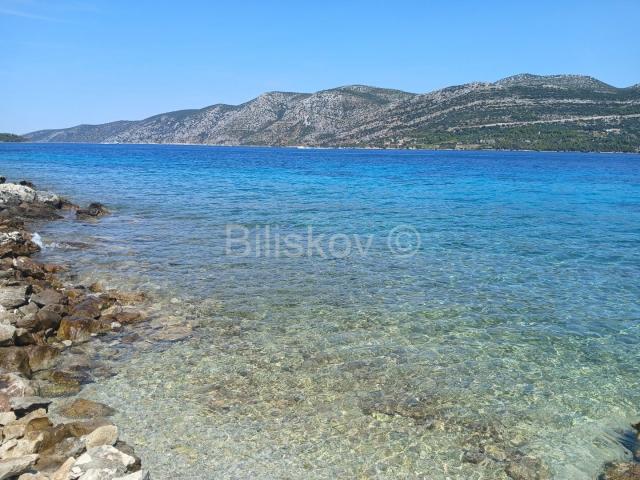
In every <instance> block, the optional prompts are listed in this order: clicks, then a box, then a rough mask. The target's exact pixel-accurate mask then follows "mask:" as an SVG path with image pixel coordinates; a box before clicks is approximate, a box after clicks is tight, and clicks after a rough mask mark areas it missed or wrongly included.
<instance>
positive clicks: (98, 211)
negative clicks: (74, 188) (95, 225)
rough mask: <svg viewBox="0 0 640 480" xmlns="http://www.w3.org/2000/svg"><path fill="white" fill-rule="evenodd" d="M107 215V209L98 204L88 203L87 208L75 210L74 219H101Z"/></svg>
mask: <svg viewBox="0 0 640 480" xmlns="http://www.w3.org/2000/svg"><path fill="white" fill-rule="evenodd" d="M108 213H109V210H107V207H105V206H104V205H102V204H101V203H98V202H93V203H90V204H89V205H88V206H87V208H80V209H78V210H76V217H78V218H80V219H88V218H98V217H103V216H105V215H107V214H108Z"/></svg>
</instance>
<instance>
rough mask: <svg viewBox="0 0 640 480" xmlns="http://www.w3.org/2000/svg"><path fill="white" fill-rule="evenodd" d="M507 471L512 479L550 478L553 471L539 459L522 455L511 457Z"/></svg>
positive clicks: (539, 479)
mask: <svg viewBox="0 0 640 480" xmlns="http://www.w3.org/2000/svg"><path fill="white" fill-rule="evenodd" d="M505 472H506V474H507V476H508V477H509V478H511V479H512V480H549V479H550V478H551V473H550V472H549V469H548V468H547V466H546V465H544V464H543V463H542V462H541V461H540V460H539V459H537V458H534V457H529V456H521V457H517V458H514V459H511V460H510V461H509V462H508V463H507V466H506V468H505Z"/></svg>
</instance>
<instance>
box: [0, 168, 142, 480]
mask: <svg viewBox="0 0 640 480" xmlns="http://www.w3.org/2000/svg"><path fill="white" fill-rule="evenodd" d="M107 213H108V211H107V209H106V208H105V207H104V206H102V205H101V204H98V203H92V204H90V205H89V206H87V207H86V208H79V207H78V206H76V205H73V204H72V203H70V202H69V201H67V200H65V199H63V198H61V197H59V196H58V195H56V194H54V193H49V192H43V191H40V190H37V189H36V188H35V186H34V185H33V184H31V183H30V182H27V181H22V182H20V183H6V181H5V178H4V177H0V431H1V434H0V480H5V479H19V480H70V479H81V480H107V479H120V480H125V479H127V480H142V479H149V478H150V477H149V474H148V472H146V471H145V470H143V469H142V468H141V462H140V459H139V458H138V457H136V455H135V453H134V451H133V448H132V447H130V446H129V445H127V444H126V443H124V442H122V441H121V440H119V438H118V427H117V426H116V425H113V424H112V423H111V422H110V421H109V417H110V416H111V415H113V413H114V411H113V410H112V409H111V408H110V407H109V406H107V405H104V404H101V403H97V402H93V401H90V400H87V399H83V398H81V397H78V396H77V394H78V393H79V392H80V391H81V389H82V385H83V384H85V383H87V382H88V381H90V380H89V378H90V370H91V367H92V364H91V361H90V359H88V358H87V355H86V354H83V352H82V350H81V349H80V347H81V346H82V345H84V344H87V343H89V342H91V341H92V340H93V339H94V337H98V336H103V335H110V334H111V335H113V334H115V333H117V332H121V331H122V330H123V329H126V328H127V326H130V325H132V324H134V323H138V322H142V321H144V320H145V315H144V313H143V311H142V310H141V309H140V306H141V304H142V303H143V302H144V300H145V297H144V295H143V294H140V293H125V292H119V291H114V290H105V289H104V288H102V286H101V285H100V284H97V283H96V284H92V285H89V286H85V285H77V284H74V283H73V282H71V281H69V280H68V279H65V278H64V275H63V273H64V272H65V270H67V267H65V266H61V265H52V264H45V263H41V262H38V261H35V260H34V259H32V258H31V257H32V255H34V254H36V253H38V252H39V251H40V249H41V248H42V244H41V241H40V238H39V236H38V235H37V234H34V233H32V232H30V231H29V225H30V224H31V222H34V221H48V220H56V219H61V218H63V217H69V218H70V219H73V217H75V218H76V219H78V221H96V219H98V218H99V217H101V216H103V215H106V214H107ZM72 221H74V220H72ZM72 395H73V396H74V398H73V399H72V398H67V397H71V396H72ZM54 400H55V401H54Z"/></svg>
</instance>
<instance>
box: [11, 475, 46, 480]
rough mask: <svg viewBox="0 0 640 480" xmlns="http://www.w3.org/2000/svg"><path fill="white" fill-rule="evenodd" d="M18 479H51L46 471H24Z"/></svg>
mask: <svg viewBox="0 0 640 480" xmlns="http://www.w3.org/2000/svg"><path fill="white" fill-rule="evenodd" d="M18 480H51V479H50V478H49V477H48V476H47V475H45V474H44V473H23V474H22V475H20V476H19V477H18Z"/></svg>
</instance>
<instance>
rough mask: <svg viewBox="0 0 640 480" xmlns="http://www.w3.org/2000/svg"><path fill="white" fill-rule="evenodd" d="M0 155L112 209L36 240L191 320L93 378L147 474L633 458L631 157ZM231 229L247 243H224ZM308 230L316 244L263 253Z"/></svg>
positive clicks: (593, 464)
mask: <svg viewBox="0 0 640 480" xmlns="http://www.w3.org/2000/svg"><path fill="white" fill-rule="evenodd" d="M0 170H1V171H0V173H1V174H3V175H7V176H8V177H10V178H11V179H17V177H20V178H23V177H24V178H28V179H30V180H33V181H34V182H35V183H36V184H38V185H39V186H40V187H44V188H49V189H51V190H54V191H57V192H61V193H64V194H66V195H68V196H69V197H71V198H72V199H74V200H75V201H78V202H88V201H91V200H99V201H102V202H104V203H106V204H108V205H109V206H110V207H112V208H113V210H114V214H113V215H112V216H110V217H106V218H105V219H103V220H102V221H100V222H98V223H79V222H70V221H61V222H54V223H51V224H47V225H44V226H42V228H41V229H40V231H39V233H40V235H41V236H42V239H43V241H44V243H45V244H46V245H48V248H46V249H45V252H44V254H43V255H44V256H45V257H46V258H47V259H50V260H52V261H62V262H65V261H67V262H69V261H73V262H76V263H77V265H78V271H79V274H80V276H81V277H82V278H83V279H85V280H91V279H99V278H102V279H105V280H106V282H107V283H108V284H109V285H111V286H117V287H124V288H140V289H143V290H146V291H150V292H153V293H154V294H155V295H156V298H157V299H158V301H159V302H160V303H161V304H162V305H163V307H162V308H163V310H164V311H165V313H166V315H167V316H172V318H174V319H175V318H178V319H181V318H189V319H190V320H193V321H194V323H195V325H196V327H197V328H196V329H195V330H194V334H193V336H192V337H190V338H189V339H187V340H185V341H182V342H177V343H173V344H169V345H167V344H165V345H163V346H162V348H159V347H158V348H156V347H149V348H145V349H144V350H140V351H136V352H134V353H133V354H131V355H129V356H128V357H127V360H126V362H123V363H121V364H120V365H119V367H118V372H119V373H118V374H117V375H116V376H114V377H112V378H109V379H105V380H103V381H100V382H98V383H96V384H94V385H91V386H89V387H88V389H87V391H86V394H87V395H90V396H92V397H93V398H96V399H101V400H104V401H106V402H107V403H109V404H111V405H113V406H114V407H117V408H118V409H119V414H118V415H119V418H116V421H117V422H118V424H119V425H120V426H121V427H122V430H123V436H124V437H125V438H126V439H128V440H130V441H132V442H133V443H134V444H135V445H136V447H137V451H138V452H139V453H141V454H142V456H143V461H144V462H145V464H146V465H148V466H149V467H150V468H151V471H152V474H153V478H155V479H169V478H193V479H209V478H330V477H338V478H464V479H467V478H478V479H479V478H506V474H505V466H506V465H507V464H508V463H509V462H510V461H515V459H517V458H518V456H519V455H521V454H526V455H530V456H532V457H535V458H537V459H539V460H541V461H542V462H543V463H544V464H545V465H546V466H547V467H548V468H549V469H550V471H551V473H552V475H553V476H554V478H558V479H572V478H576V479H581V478H594V477H595V476H596V474H597V472H598V471H599V469H600V468H601V466H602V463H603V462H605V461H609V460H612V459H614V458H625V457H628V454H629V452H627V451H626V450H625V449H624V448H623V446H622V444H621V443H620V439H621V436H622V435H624V432H625V430H627V429H628V428H629V425H630V423H632V422H635V421H638V419H639V417H640V385H639V384H638V379H639V378H640V375H639V373H640V367H639V365H640V364H639V362H638V360H639V359H638V355H639V349H638V343H639V337H638V333H639V322H638V321H639V320H640V305H639V303H638V298H640V281H639V280H638V279H639V278H640V157H639V156H637V155H615V154H568V153H565V154H560V153H529V152H520V153H508V152H481V153H480V152H408V151H406V152H399V151H362V150H358V151H356V150H295V149H268V148H228V147H197V146H188V147H179V146H123V145H85V146H82V145H29V144H22V145H0ZM231 224H234V225H242V226H244V227H246V228H248V229H249V231H250V235H249V238H250V239H255V234H256V233H258V234H260V235H262V241H261V242H258V243H260V247H261V250H260V254H256V248H257V243H256V242H255V241H254V240H252V244H251V245H250V253H251V254H250V255H248V256H238V255H237V253H239V252H238V251H235V252H232V253H235V254H236V255H229V254H227V252H225V246H226V245H227V239H228V237H227V230H226V229H227V226H228V225H231ZM266 225H270V226H271V229H272V230H271V234H272V235H271V237H270V238H271V240H270V241H269V242H267V241H266V240H264V236H265V235H266V234H265V226H266ZM398 226H404V227H403V228H405V233H407V232H408V235H409V236H404V237H400V238H399V240H398V242H399V243H397V244H395V243H393V241H392V242H391V243H389V242H388V235H389V232H392V231H394V230H393V229H394V228H396V227H398ZM407 226H409V227H407ZM309 227H311V228H312V231H313V234H314V235H325V237H323V241H322V242H321V247H322V249H323V252H324V254H325V255H320V252H319V251H318V250H317V249H312V251H311V255H308V250H307V248H304V249H303V250H304V254H303V255H301V256H300V255H292V254H291V251H290V250H289V251H287V253H289V254H288V255H287V254H285V253H283V251H282V250H281V251H280V254H279V255H277V254H276V247H275V244H276V242H275V240H274V235H275V233H276V232H277V233H279V234H281V238H283V237H284V235H287V234H292V235H299V236H300V237H295V238H300V239H302V241H306V239H307V238H308V232H309V230H308V229H309ZM233 228H236V230H234V232H235V233H234V234H237V233H238V232H240V230H239V229H238V228H239V227H233ZM407 228H410V229H409V230H407ZM415 232H417V233H418V234H419V236H420V238H419V241H418V239H416V238H412V237H411V236H410V235H411V234H413V233H415ZM396 233H397V230H396ZM336 234H340V235H346V237H345V236H341V237H335V243H334V245H333V246H334V249H333V252H331V251H330V250H331V249H330V245H329V239H330V236H331V235H336ZM353 235H358V237H357V238H359V239H360V242H361V243H360V247H363V246H364V247H367V241H368V240H369V239H371V240H370V241H371V243H370V245H369V246H368V247H367V248H365V250H366V252H364V253H363V252H362V251H361V249H358V244H357V243H356V240H355V238H356V237H353ZM234 238H236V240H237V238H238V237H234ZM316 238H317V237H316ZM392 240H393V238H392ZM267 244H268V245H269V247H270V249H269V250H268V253H267V250H266V249H265V246H266V245H267ZM347 244H348V245H349V246H350V247H351V250H350V252H348V253H349V255H346V253H347V250H346V246H347ZM238 245H239V244H238V243H236V246H238ZM283 245H284V243H282V242H281V243H280V246H281V247H282V246H283ZM390 245H391V247H393V246H394V245H396V246H397V247H399V248H400V249H401V250H402V249H406V250H403V252H405V253H406V252H409V253H413V250H415V255H395V254H394V252H393V251H392V249H393V248H390ZM81 247H83V248H81ZM305 247H306V244H305ZM241 250H242V249H241ZM396 251H397V249H396ZM332 253H333V254H332ZM478 448H482V449H484V450H485V451H486V452H489V453H490V454H491V455H490V457H491V458H487V459H485V461H483V462H482V463H480V464H475V463H469V462H467V461H464V459H463V453H464V452H465V451H475V450H477V449H478ZM518 452H521V453H518Z"/></svg>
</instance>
